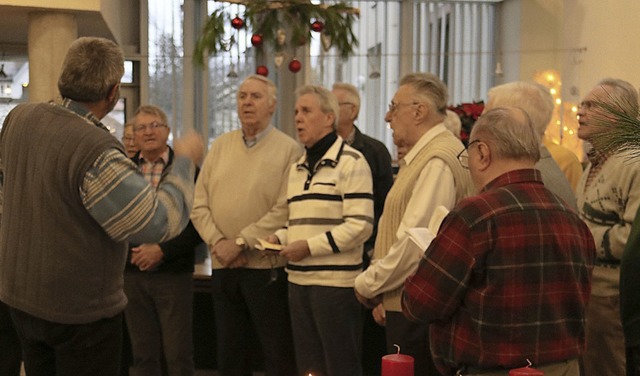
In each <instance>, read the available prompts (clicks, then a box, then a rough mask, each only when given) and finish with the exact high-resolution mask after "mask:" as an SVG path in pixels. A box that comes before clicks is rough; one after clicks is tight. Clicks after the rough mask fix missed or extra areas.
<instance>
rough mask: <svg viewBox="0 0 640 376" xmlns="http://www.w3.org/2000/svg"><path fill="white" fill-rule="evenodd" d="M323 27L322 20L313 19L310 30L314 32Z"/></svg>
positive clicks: (319, 30)
mask: <svg viewBox="0 0 640 376" xmlns="http://www.w3.org/2000/svg"><path fill="white" fill-rule="evenodd" d="M323 29H324V24H323V23H322V21H314V22H313V23H312V24H311V30H313V31H315V32H316V33H319V32H321V31H322V30H323Z"/></svg>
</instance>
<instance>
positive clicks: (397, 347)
mask: <svg viewBox="0 0 640 376" xmlns="http://www.w3.org/2000/svg"><path fill="white" fill-rule="evenodd" d="M393 346H395V347H396V349H398V352H396V354H400V346H398V345H396V344H395V343H394V344H393ZM527 361H529V359H527ZM529 364H531V363H529Z"/></svg>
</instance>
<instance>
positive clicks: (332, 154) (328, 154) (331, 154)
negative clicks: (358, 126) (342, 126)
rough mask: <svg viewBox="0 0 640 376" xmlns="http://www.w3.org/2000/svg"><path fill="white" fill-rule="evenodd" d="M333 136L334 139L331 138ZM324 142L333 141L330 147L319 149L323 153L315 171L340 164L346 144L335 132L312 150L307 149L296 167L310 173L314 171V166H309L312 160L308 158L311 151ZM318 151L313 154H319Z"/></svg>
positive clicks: (317, 161) (325, 146)
mask: <svg viewBox="0 0 640 376" xmlns="http://www.w3.org/2000/svg"><path fill="white" fill-rule="evenodd" d="M331 135H333V137H331ZM323 140H332V141H331V143H329V144H328V145H324V147H323V148H322V149H319V150H321V151H322V154H320V155H319V157H318V159H317V160H316V163H315V164H314V166H315V168H314V169H313V170H316V169H318V168H320V167H323V166H329V167H335V166H336V165H337V164H338V162H339V161H340V156H341V155H342V150H343V149H344V145H345V142H344V140H343V139H342V137H340V136H338V135H337V134H336V133H335V132H332V133H330V134H329V135H327V136H325V137H323V138H322V139H321V140H320V141H318V142H317V143H316V144H315V145H313V146H312V147H311V148H309V149H307V148H305V153H304V154H303V155H302V157H300V159H299V160H298V163H297V165H296V167H297V168H305V169H307V170H309V171H311V170H312V169H311V167H310V166H312V165H310V164H309V161H310V159H309V158H308V156H309V151H310V149H313V148H315V147H316V146H319V145H318V144H319V143H320V142H321V141H323ZM317 151H318V150H314V151H312V152H317Z"/></svg>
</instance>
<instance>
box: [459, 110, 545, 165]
mask: <svg viewBox="0 0 640 376" xmlns="http://www.w3.org/2000/svg"><path fill="white" fill-rule="evenodd" d="M518 113H521V114H522V116H518ZM471 138H472V139H474V140H476V139H479V140H481V141H482V142H484V143H486V144H488V145H489V147H490V149H491V151H492V153H493V154H494V155H495V156H496V157H497V158H499V159H512V160H530V161H532V162H534V163H535V162H537V161H538V160H539V159H540V137H539V135H538V133H537V132H536V130H535V129H534V127H533V124H532V122H531V119H530V118H529V115H528V114H527V112H526V111H525V110H523V109H521V108H518V107H497V108H493V109H491V110H489V111H487V112H486V113H484V114H482V116H480V118H479V119H478V121H477V122H476V123H475V124H474V126H473V129H472V130H471Z"/></svg>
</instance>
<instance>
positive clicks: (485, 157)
mask: <svg viewBox="0 0 640 376" xmlns="http://www.w3.org/2000/svg"><path fill="white" fill-rule="evenodd" d="M477 148H478V151H477V153H476V156H477V167H478V170H480V171H484V170H486V169H487V168H489V166H490V165H491V149H489V145H487V144H485V143H484V142H478V146H477Z"/></svg>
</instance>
